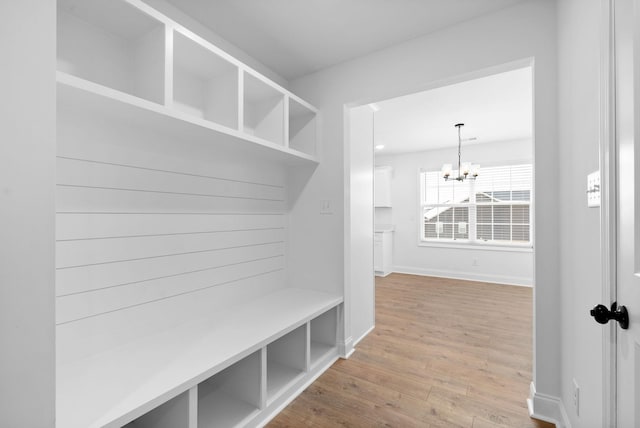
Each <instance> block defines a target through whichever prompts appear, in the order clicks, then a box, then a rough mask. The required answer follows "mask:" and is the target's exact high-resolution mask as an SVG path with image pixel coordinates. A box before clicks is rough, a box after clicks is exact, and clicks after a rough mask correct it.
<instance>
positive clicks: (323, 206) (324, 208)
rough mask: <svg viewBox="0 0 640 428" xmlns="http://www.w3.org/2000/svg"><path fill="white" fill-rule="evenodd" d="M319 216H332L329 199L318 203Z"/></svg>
mask: <svg viewBox="0 0 640 428" xmlns="http://www.w3.org/2000/svg"><path fill="white" fill-rule="evenodd" d="M320 214H333V204H332V203H331V200H330V199H323V200H321V201H320Z"/></svg>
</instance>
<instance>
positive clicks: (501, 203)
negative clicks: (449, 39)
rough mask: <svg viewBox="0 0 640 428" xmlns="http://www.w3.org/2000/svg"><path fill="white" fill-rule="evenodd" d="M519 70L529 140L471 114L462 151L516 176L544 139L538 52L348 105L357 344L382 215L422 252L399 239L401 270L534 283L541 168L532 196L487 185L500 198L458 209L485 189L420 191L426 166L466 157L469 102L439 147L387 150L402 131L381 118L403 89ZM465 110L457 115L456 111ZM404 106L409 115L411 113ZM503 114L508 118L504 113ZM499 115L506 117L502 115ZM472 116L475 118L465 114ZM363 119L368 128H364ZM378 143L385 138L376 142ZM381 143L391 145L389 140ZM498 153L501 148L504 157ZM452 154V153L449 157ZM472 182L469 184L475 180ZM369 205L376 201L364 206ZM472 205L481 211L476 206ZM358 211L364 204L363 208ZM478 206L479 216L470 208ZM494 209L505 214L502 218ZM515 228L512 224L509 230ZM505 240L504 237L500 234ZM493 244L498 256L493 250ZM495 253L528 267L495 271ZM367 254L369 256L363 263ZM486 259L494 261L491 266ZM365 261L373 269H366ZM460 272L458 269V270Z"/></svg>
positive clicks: (370, 320) (368, 321)
mask: <svg viewBox="0 0 640 428" xmlns="http://www.w3.org/2000/svg"><path fill="white" fill-rule="evenodd" d="M519 71H520V72H522V73H524V74H525V78H524V79H525V80H526V82H527V84H528V93H529V101H528V104H527V113H526V114H527V119H528V121H529V124H530V125H529V128H528V130H529V134H528V135H527V136H524V138H512V143H513V141H515V140H522V141H520V144H512V145H511V146H509V144H508V142H507V141H506V140H507V138H504V139H502V140H500V139H499V138H494V139H493V140H494V141H487V140H488V138H479V137H478V136H474V135H473V134H475V133H477V132H478V131H480V130H484V129H483V128H482V127H481V126H477V127H476V130H472V129H469V128H471V126H470V124H471V123H472V122H468V123H469V126H468V129H469V131H470V133H469V134H463V137H462V138H463V139H465V141H464V142H463V150H462V156H464V157H465V159H466V157H467V156H468V157H469V158H473V159H469V160H470V161H471V162H473V163H481V167H480V171H481V172H480V174H479V176H480V177H482V171H483V170H485V171H486V172H487V174H486V175H488V176H492V177H494V176H495V175H496V174H498V173H500V172H501V171H498V169H499V168H500V167H502V168H503V169H505V168H506V170H505V171H506V172H505V171H502V173H503V174H507V175H509V176H512V175H515V170H516V169H517V167H519V166H521V165H526V164H529V165H530V166H531V169H530V171H533V169H534V161H535V155H534V153H535V145H534V141H533V134H534V133H533V128H534V122H533V96H532V94H533V80H534V77H533V64H532V61H530V60H526V61H521V62H518V63H512V64H508V65H503V66H500V67H496V68H492V69H488V70H482V71H480V72H476V73H472V74H469V75H464V76H460V77H458V78H455V79H450V80H448V81H446V82H438V83H437V84H434V85H431V86H430V87H427V88H422V89H423V90H421V91H414V92H413V93H411V94H402V95H400V96H399V97H396V98H386V99H385V100H379V99H378V100H367V102H362V103H358V104H356V105H351V106H349V107H348V108H346V109H345V123H346V125H347V130H346V132H345V134H346V135H347V136H348V144H346V148H345V167H346V170H347V175H348V177H347V179H346V183H347V188H348V189H349V191H348V192H347V193H348V195H347V197H346V199H345V207H346V214H347V215H346V219H345V222H346V223H345V225H346V226H348V227H346V235H347V237H346V238H347V239H346V241H347V242H346V243H345V244H346V246H345V258H346V260H345V266H346V269H345V275H346V278H345V279H346V280H347V283H348V287H347V290H350V300H351V307H352V320H351V333H352V337H353V339H354V341H353V343H354V344H357V342H358V341H359V340H361V339H362V338H363V337H365V336H366V335H367V333H368V332H369V331H371V329H372V328H373V326H374V323H375V314H373V313H372V312H371V311H363V312H361V311H360V310H359V309H358V308H359V307H362V305H363V304H368V302H373V301H374V300H375V286H374V277H373V268H374V262H373V261H374V257H375V255H374V246H375V245H376V243H375V241H374V233H375V231H376V228H375V226H376V224H378V226H380V224H381V223H382V225H383V226H391V228H392V230H393V244H394V246H395V244H396V242H399V241H401V240H403V241H406V242H410V245H411V247H412V251H414V253H415V254H413V255H411V254H408V253H409V250H403V249H401V248H406V247H408V246H404V245H402V246H401V247H400V246H399V247H396V248H394V251H393V254H394V261H393V268H394V271H399V272H404V273H411V274H418V275H429V276H440V277H454V278H456V277H457V278H459V279H472V280H473V279H475V280H480V278H482V279H484V280H485V281H486V282H496V283H516V284H518V285H524V286H533V285H534V280H533V278H534V270H535V257H534V254H533V248H534V241H535V227H534V225H535V214H534V213H535V210H534V208H533V204H534V201H535V196H534V194H535V192H534V187H535V184H534V180H533V178H532V177H531V176H530V178H529V183H530V189H529V190H528V192H529V193H528V198H529V199H528V200H527V197H524V196H523V195H525V193H526V192H524V189H521V188H519V187H517V186H516V187H513V188H509V189H502V188H494V189H490V190H487V189H484V188H482V189H480V190H482V192H481V193H482V194H483V197H487V198H488V199H489V200H487V201H483V202H485V203H486V205H487V206H488V205H491V207H490V208H489V209H487V206H485V205H482V206H477V207H475V208H474V209H472V210H467V213H466V216H465V215H464V214H460V213H458V214H456V213H455V211H456V208H457V207H458V206H460V205H464V204H468V203H469V202H470V201H469V196H470V195H474V198H473V199H477V194H476V193H475V192H474V191H469V190H466V195H467V197H466V198H462V199H460V200H455V199H453V200H452V199H451V198H450V200H449V201H446V200H439V201H437V204H438V206H433V205H429V206H425V203H426V202H427V203H428V202H431V200H427V199H423V200H421V199H420V198H421V196H423V195H424V192H425V187H428V183H427V181H428V177H427V175H429V174H426V173H437V174H438V178H442V177H440V173H441V170H442V165H443V164H444V163H451V164H454V163H456V162H454V161H457V144H458V140H457V133H456V128H455V127H454V125H455V124H456V123H459V122H460V121H464V120H465V119H464V118H462V119H460V118H459V117H460V116H459V115H461V114H464V112H460V111H458V112H454V113H452V114H450V115H448V116H446V117H448V120H447V125H449V126H448V127H449V128H450V129H449V130H448V131H447V129H446V128H447V126H441V127H439V129H441V130H442V132H443V133H446V132H449V133H450V135H446V136H445V137H443V136H442V135H440V137H439V138H435V139H434V140H438V139H439V140H440V144H442V140H447V141H448V142H451V141H452V142H453V144H452V145H451V147H447V146H446V145H444V146H443V145H441V146H439V147H438V146H434V147H433V148H432V149H431V150H424V149H422V150H417V151H416V150H415V149H414V150H413V151H410V150H404V151H402V150H400V151H399V152H397V153H392V152H389V151H387V154H383V153H384V150H385V149H387V148H389V147H391V146H390V144H392V143H393V142H394V141H396V140H397V138H393V137H387V138H389V139H388V140H387V141H385V140H384V139H385V137H383V136H384V135H385V133H387V134H388V133H389V130H388V129H385V126H384V125H381V123H382V122H381V120H380V118H381V116H382V114H383V113H381V112H383V111H384V110H383V109H384V108H385V107H387V106H391V105H393V104H394V103H399V99H400V98H403V97H407V96H412V95H415V94H421V93H423V92H429V91H436V92H437V91H438V90H439V89H441V88H444V87H448V86H455V85H462V86H463V87H464V84H465V82H469V81H474V80H482V79H491V78H492V76H496V75H500V74H509V73H511V74H517V72H519ZM436 104H437V103H436ZM440 107H442V101H440ZM462 110H464V109H462ZM456 113H457V114H458V116H456ZM396 115H397V117H400V118H402V119H404V118H406V117H408V116H409V115H405V116H403V115H401V114H396ZM416 115H417V116H420V112H417V113H416ZM503 116H504V114H503ZM502 119H503V120H504V117H503V118H502ZM423 121H424V118H423ZM448 122H450V123H448ZM481 122H482V121H478V122H477V123H481ZM494 123H499V120H498V121H496V122H494ZM465 126H467V125H466V124H465ZM493 127H494V128H496V129H498V130H504V129H500V128H505V127H504V126H502V127H501V126H499V125H494V126H493ZM487 128H489V127H487ZM357 129H361V130H364V131H366V132H360V133H358V132H357ZM472 131H473V132H472ZM418 139H419V138H418ZM482 140H484V141H482ZM478 141H480V142H478ZM389 142H391V143H389ZM482 143H486V144H494V146H493V147H492V148H491V149H490V150H487V149H486V148H485V150H482ZM375 146H378V149H377V150H376V149H375ZM379 146H384V147H382V148H380V147H379ZM498 146H500V147H498ZM485 147H486V146H485ZM429 152H430V153H429ZM436 152H437V153H436ZM416 153H423V155H422V156H417V155H416ZM492 153H493V156H492ZM436 154H437V156H436ZM482 156H484V157H482ZM499 156H502V157H500V158H499V159H498V157H499ZM475 159H478V160H475ZM445 160H447V161H448V162H445ZM407 164H408V167H407V168H404V167H403V168H400V165H404V166H406V165H407ZM376 165H377V166H381V167H391V168H390V171H391V172H390V175H391V182H392V183H393V184H392V185H391V195H392V196H391V203H390V204H388V205H389V206H384V207H383V206H378V207H377V208H374V200H375V198H374V186H373V180H374V167H375V166H376ZM483 165H484V166H483ZM514 168H515V169H514ZM454 170H456V171H457V168H454ZM456 174H457V172H456ZM431 175H433V174H431ZM492 180H493V179H492ZM469 181H471V180H469ZM469 181H467V183H469ZM478 183H480V181H478ZM456 184H461V183H456ZM467 185H468V186H470V185H469V184H467ZM453 186H454V184H452V185H451V187H452V188H453ZM456 188H457V189H458V194H460V193H461V192H462V194H464V190H463V189H462V186H456ZM397 189H402V190H403V192H402V193H403V194H402V196H401V197H400V199H398V200H397V201H396V197H397V196H396V193H399V192H398V190H397ZM394 190H395V192H394ZM431 190H433V189H431ZM440 191H442V192H446V191H447V190H446V189H444V188H443V189H442V190H440V189H438V190H437V192H440ZM504 192H509V198H511V197H512V196H513V195H516V194H518V195H519V196H518V198H519V199H518V200H517V201H515V202H514V200H513V199H507V200H505V199H503V197H504V196H505V195H504V194H503V193H504ZM476 202H477V200H476ZM526 202H528V208H526V209H525V208H523V205H525V203H526ZM445 203H450V205H452V206H451V207H450V208H449V209H448V210H447V209H444V208H445V207H444V206H441V205H444V204H445ZM365 205H367V206H366V207H365ZM507 205H509V206H507ZM505 206H506V208H505ZM478 209H480V212H478ZM434 210H435V212H436V215H435V216H431V217H427V216H426V215H425V213H427V212H429V213H430V214H433V213H434ZM461 211H464V210H461ZM469 211H474V212H473V213H472V214H471V213H470V212H469ZM487 212H489V213H490V219H491V220H489V221H486V219H487ZM505 212H508V217H509V219H508V221H507V220H505V218H504V215H505ZM355 213H358V214H357V215H354V214H355ZM441 214H442V215H441ZM479 215H480V217H481V219H483V220H485V221H481V222H478V221H477V220H478V216H479ZM474 216H475V218H470V217H474ZM449 217H450V219H449ZM515 217H518V218H519V219H523V218H525V217H526V218H528V220H527V221H513V220H514V218H515ZM493 219H496V221H494V220H493ZM380 220H382V221H380ZM471 221H475V224H473V225H471V224H470V223H471ZM507 223H508V224H507ZM472 229H473V235H474V236H472V237H473V238H474V240H473V241H472V242H470V239H469V238H470V236H469V234H470V231H471V230H472ZM524 229H527V232H526V233H524V232H523V230H524ZM378 230H379V228H378ZM507 230H508V232H506V231H507ZM434 234H435V236H434ZM507 235H508V240H509V241H524V242H508V243H507V242H504V241H507V239H505V238H506V236H507ZM433 238H436V239H433ZM514 238H515V239H514ZM501 240H502V241H503V242H495V241H501ZM492 241H493V242H492ZM513 244H515V245H513ZM510 245H511V246H510ZM483 246H488V247H489V248H482V247H483ZM403 251H404V254H403ZM425 252H430V254H431V256H430V257H429V256H427V257H425V256H424V253H425ZM456 253H457V254H464V256H457V255H451V254H456ZM487 253H488V254H489V256H487ZM363 254H364V255H370V258H369V256H367V257H363V256H362V255H363ZM416 254H417V255H416ZM412 257H413V259H412ZM438 257H441V260H440V261H438V260H435V261H434V260H431V261H432V262H433V263H432V264H431V265H430V266H426V265H420V264H419V263H415V262H414V263H410V262H401V261H402V260H414V261H415V260H419V259H421V258H422V259H424V258H427V259H429V258H430V259H437V258H438ZM505 257H513V259H514V260H516V259H519V260H520V261H519V262H515V263H505V262H504V260H505ZM356 258H358V260H362V259H363V258H366V259H367V260H368V261H367V262H366V263H361V262H354V260H355V259H356ZM492 260H495V263H496V265H500V264H501V265H507V264H508V265H510V266H512V267H514V266H516V267H518V269H520V270H518V271H516V270H513V271H510V272H506V273H505V272H502V273H496V270H494V271H493V272H492V271H491V263H492ZM500 261H502V262H500ZM456 263H465V267H466V269H460V265H456ZM365 264H366V266H364V265H365ZM412 265H413V266H412ZM466 265H468V266H466ZM483 268H484V269H485V270H482V269H483ZM364 269H367V270H366V271H365V270H364ZM452 272H455V273H457V276H456V275H454V274H453V273H452ZM460 272H462V273H463V275H460ZM473 275H475V276H473ZM534 305H535V303H534ZM534 323H535V309H534ZM534 343H535V336H534ZM534 354H535V344H534ZM534 361H535V358H534ZM534 364H535V362H534ZM534 373H535V368H534ZM525 398H526V397H523V401H524V400H525Z"/></svg>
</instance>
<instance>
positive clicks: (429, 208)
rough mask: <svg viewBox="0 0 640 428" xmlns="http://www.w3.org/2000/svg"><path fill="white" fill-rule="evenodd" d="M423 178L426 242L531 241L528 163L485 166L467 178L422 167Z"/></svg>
mask: <svg viewBox="0 0 640 428" xmlns="http://www.w3.org/2000/svg"><path fill="white" fill-rule="evenodd" d="M452 175H453V176H457V172H455V171H454V173H453V174H452ZM420 183H421V186H420V187H421V192H420V193H421V196H420V198H421V204H420V206H421V210H422V217H423V221H422V222H421V224H422V226H421V237H420V239H421V240H422V241H436V242H454V241H456V242H457V241H460V242H466V243H469V242H470V243H493V244H507V245H512V244H530V242H531V187H532V168H531V165H530V164H526V165H508V166H497V167H491V168H483V169H482V170H481V171H480V175H479V176H478V178H477V180H465V181H463V182H459V181H456V180H450V181H445V180H444V178H442V172H441V171H421V172H420Z"/></svg>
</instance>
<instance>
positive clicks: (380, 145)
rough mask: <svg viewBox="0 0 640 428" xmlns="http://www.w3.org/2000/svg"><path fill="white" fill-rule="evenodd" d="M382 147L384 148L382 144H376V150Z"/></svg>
mask: <svg viewBox="0 0 640 428" xmlns="http://www.w3.org/2000/svg"><path fill="white" fill-rule="evenodd" d="M382 149H384V144H378V145H377V146H376V150H382Z"/></svg>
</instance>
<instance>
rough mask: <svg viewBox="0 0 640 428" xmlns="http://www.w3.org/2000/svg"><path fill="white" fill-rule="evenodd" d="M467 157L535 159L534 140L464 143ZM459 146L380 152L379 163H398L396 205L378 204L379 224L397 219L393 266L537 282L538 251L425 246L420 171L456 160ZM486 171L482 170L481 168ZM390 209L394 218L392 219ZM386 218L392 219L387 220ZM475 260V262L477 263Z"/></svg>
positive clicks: (489, 161)
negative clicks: (535, 259) (420, 211)
mask: <svg viewBox="0 0 640 428" xmlns="http://www.w3.org/2000/svg"><path fill="white" fill-rule="evenodd" d="M463 150H464V158H465V159H468V160H473V162H474V163H479V164H480V167H481V168H483V167H488V166H492V165H509V164H519V163H527V162H531V161H532V159H531V158H532V155H533V147H532V146H531V140H519V141H509V142H495V143H483V144H471V145H467V146H465V147H464V149H463ZM456 153H457V152H456V149H454V148H451V149H440V150H431V151H427V152H419V153H405V154H397V155H387V156H384V155H376V165H390V166H391V167H393V178H392V180H391V195H392V198H393V207H392V208H390V209H389V208H377V209H376V216H378V213H380V212H381V211H384V213H380V214H382V215H380V216H378V217H381V218H380V221H379V220H378V218H376V223H392V224H394V225H395V232H394V233H393V270H394V271H395V272H402V273H412V274H417V275H432V276H444V277H449V278H461V279H469V280H475V281H489V282H498V283H504V284H517V285H532V282H533V253H532V252H531V250H530V249H516V250H509V249H505V248H504V247H501V248H498V247H496V248H492V249H482V248H478V247H475V248H469V247H467V248H461V247H460V246H458V248H455V247H453V248H451V247H449V248H445V247H443V246H420V245H418V242H419V234H420V221H419V220H420V218H419V217H418V207H419V203H420V201H419V191H420V189H419V183H418V171H419V170H420V169H421V168H422V169H427V170H430V171H438V170H440V168H441V166H442V164H443V163H446V162H451V160H452V159H453V158H455V156H456ZM481 173H482V170H481ZM389 214H390V216H391V221H389V218H388V217H389ZM385 220H386V221H385ZM474 262H475V265H474Z"/></svg>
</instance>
